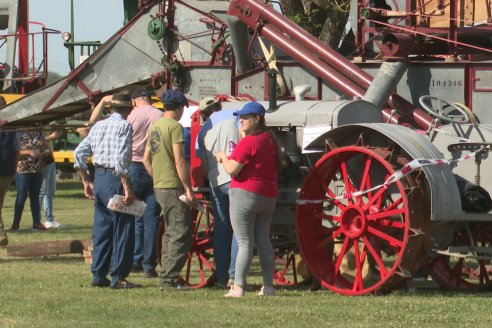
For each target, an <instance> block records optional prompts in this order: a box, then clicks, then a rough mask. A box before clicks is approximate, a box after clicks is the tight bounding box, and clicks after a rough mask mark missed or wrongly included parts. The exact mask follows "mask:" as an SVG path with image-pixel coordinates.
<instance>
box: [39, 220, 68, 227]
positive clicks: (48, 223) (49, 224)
mask: <svg viewBox="0 0 492 328" xmlns="http://www.w3.org/2000/svg"><path fill="white" fill-rule="evenodd" d="M44 226H45V227H46V228H48V229H63V228H64V227H65V226H64V225H63V224H61V223H58V222H57V221H56V220H53V221H46V222H45V223H44Z"/></svg>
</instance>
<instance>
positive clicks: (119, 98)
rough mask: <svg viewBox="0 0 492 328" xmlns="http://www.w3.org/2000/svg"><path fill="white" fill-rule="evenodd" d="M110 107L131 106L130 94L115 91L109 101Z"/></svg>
mask: <svg viewBox="0 0 492 328" xmlns="http://www.w3.org/2000/svg"><path fill="white" fill-rule="evenodd" d="M109 106H111V107H133V105H132V99H131V98H130V95H128V94H124V93H116V94H114V95H113V98H112V99H111V102H110V103H109Z"/></svg>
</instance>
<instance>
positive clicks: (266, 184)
mask: <svg viewBox="0 0 492 328" xmlns="http://www.w3.org/2000/svg"><path fill="white" fill-rule="evenodd" d="M234 115H236V116H239V122H240V124H241V126H240V130H241V132H242V133H243V134H244V136H245V137H244V138H243V139H241V140H240V141H239V143H238V144H237V146H236V148H235V149H234V150H233V151H232V153H231V155H230V156H229V157H227V156H226V154H225V153H223V152H219V153H216V154H215V156H216V158H217V161H219V162H220V163H222V164H223V165H224V169H225V171H226V172H227V173H228V174H230V175H231V176H232V180H231V185H230V191H229V197H230V217H231V224H232V229H233V230H234V234H235V235H236V239H237V243H238V247H239V250H238V255H237V259H236V275H235V277H234V285H233V286H232V287H231V289H230V290H229V292H228V293H227V294H226V295H225V296H226V297H242V296H244V287H245V284H246V276H247V274H248V271H249V268H250V266H251V262H252V259H253V246H254V244H256V247H257V248H258V253H259V255H260V265H261V271H262V274H263V287H262V288H261V291H260V292H259V293H258V295H262V296H274V295H275V290H274V288H273V274H274V270H275V254H274V250H273V247H272V243H271V241H270V224H271V222H272V215H273V211H274V208H275V203H276V200H277V172H278V168H279V166H280V163H281V152H280V148H279V146H278V143H277V140H276V139H275V137H274V136H273V135H272V134H270V133H269V132H268V131H267V128H266V125H265V108H264V107H263V106H262V105H261V104H259V103H257V102H250V103H247V104H246V105H244V106H243V108H242V109H241V110H240V111H237V112H235V113H234Z"/></svg>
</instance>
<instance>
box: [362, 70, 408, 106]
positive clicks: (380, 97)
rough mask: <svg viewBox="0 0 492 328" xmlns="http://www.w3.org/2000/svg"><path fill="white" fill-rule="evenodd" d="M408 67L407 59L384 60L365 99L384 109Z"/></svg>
mask: <svg viewBox="0 0 492 328" xmlns="http://www.w3.org/2000/svg"><path fill="white" fill-rule="evenodd" d="M407 68H408V65H407V63H406V61H395V62H389V61H384V62H383V64H382V65H381V67H380V68H379V70H378V72H377V73H376V77H375V78H374V80H373V81H372V84H371V85H370V86H369V88H368V89H367V92H366V94H365V95H364V100H366V101H368V102H370V103H373V104H374V105H376V107H378V108H379V109H382V108H383V107H384V106H385V105H386V102H387V101H388V98H389V97H390V95H391V94H392V93H393V92H394V91H395V89H396V85H397V84H398V82H400V80H401V77H402V76H403V74H405V71H406V70H407Z"/></svg>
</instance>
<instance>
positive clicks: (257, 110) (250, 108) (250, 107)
mask: <svg viewBox="0 0 492 328" xmlns="http://www.w3.org/2000/svg"><path fill="white" fill-rule="evenodd" d="M265 112H266V110H265V107H263V106H262V105H261V104H260V103H257V102H256V101H252V102H249V103H247V104H246V105H244V106H243V108H241V110H238V111H237V112H235V113H234V114H233V115H234V116H240V115H248V114H256V115H261V116H265Z"/></svg>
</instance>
